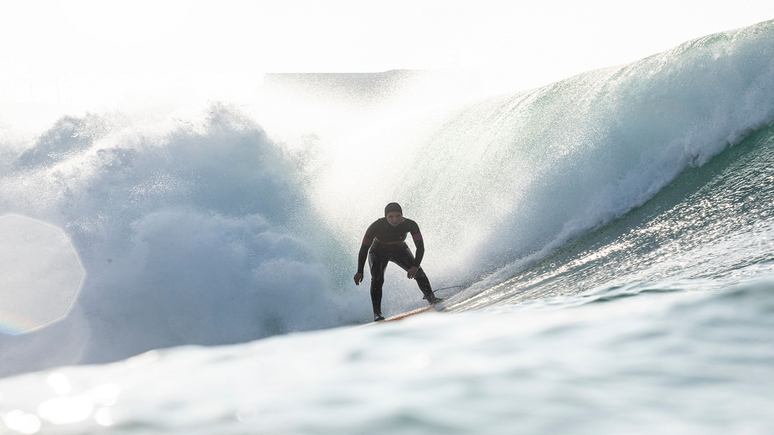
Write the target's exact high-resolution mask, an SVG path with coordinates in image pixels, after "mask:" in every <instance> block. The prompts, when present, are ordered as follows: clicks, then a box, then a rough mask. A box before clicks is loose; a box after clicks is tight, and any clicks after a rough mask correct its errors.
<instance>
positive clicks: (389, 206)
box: [384, 202, 403, 216]
mask: <svg viewBox="0 0 774 435" xmlns="http://www.w3.org/2000/svg"><path fill="white" fill-rule="evenodd" d="M391 211H397V212H400V214H403V209H402V208H400V204H398V203H397V202H391V203H389V204H387V207H384V215H385V216H387V213H389V212H391Z"/></svg>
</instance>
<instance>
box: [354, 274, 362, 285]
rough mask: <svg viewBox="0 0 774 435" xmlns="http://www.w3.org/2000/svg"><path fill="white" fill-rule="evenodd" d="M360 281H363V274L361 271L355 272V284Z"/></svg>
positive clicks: (358, 283)
mask: <svg viewBox="0 0 774 435" xmlns="http://www.w3.org/2000/svg"><path fill="white" fill-rule="evenodd" d="M361 282H363V274H362V273H356V274H355V285H360V283H361Z"/></svg>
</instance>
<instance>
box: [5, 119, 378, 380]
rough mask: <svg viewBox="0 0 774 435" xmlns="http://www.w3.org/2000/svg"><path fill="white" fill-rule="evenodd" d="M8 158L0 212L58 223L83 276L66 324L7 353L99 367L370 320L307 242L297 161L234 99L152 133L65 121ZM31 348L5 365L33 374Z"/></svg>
mask: <svg viewBox="0 0 774 435" xmlns="http://www.w3.org/2000/svg"><path fill="white" fill-rule="evenodd" d="M6 166H7V167H10V168H12V169H11V171H9V172H10V173H9V174H7V175H5V176H3V177H2V188H0V210H2V211H3V212H7V213H16V214H20V215H26V216H34V217H36V218H38V219H41V220H45V221H46V222H49V223H51V224H54V225H57V226H59V227H61V228H64V229H65V230H66V231H67V233H68V234H69V235H70V237H71V238H72V241H73V243H74V245H75V246H76V248H77V250H78V251H79V255H80V258H81V259H82V261H83V264H84V267H85V269H86V270H87V271H88V274H89V279H88V280H87V281H86V283H85V285H84V287H83V288H82V289H81V292H80V295H79V299H78V303H77V304H76V306H75V307H74V308H73V310H72V311H71V312H70V313H69V315H68V316H67V318H66V319H64V320H62V321H61V322H59V323H58V324H57V325H56V327H53V328H46V329H44V330H41V331H36V332H34V333H31V334H28V336H26V337H21V338H18V337H2V339H3V340H4V341H7V342H8V343H7V344H8V348H12V347H14V343H26V344H25V345H24V346H25V347H26V348H27V349H31V348H34V349H37V350H38V351H39V352H40V353H45V351H44V349H54V350H53V351H51V352H50V353H54V354H56V353H59V354H60V356H62V358H63V359H65V360H64V361H60V364H61V363H74V362H100V361H112V360H117V359H121V358H125V357H128V356H131V355H135V354H137V353H140V352H143V351H147V350H149V349H153V348H159V347H170V346H176V345H181V344H194V343H195V344H223V343H235V342H243V341H249V340H254V339H257V338H261V337H265V336H268V335H274V334H280V333H287V332H291V331H300V330H308V329H317V328H321V327H329V326H334V325H339V324H342V323H348V322H354V321H363V320H364V319H360V318H358V317H357V316H356V315H350V314H348V313H349V312H356V311H355V310H348V309H347V303H348V302H346V300H345V299H342V298H341V297H339V296H338V295H337V294H335V293H334V292H333V291H332V290H331V285H330V283H329V278H328V277H329V271H328V267H326V261H327V260H326V259H325V258H324V256H322V255H321V252H320V251H318V250H316V249H315V244H314V240H313V238H311V237H306V236H304V234H307V233H311V232H312V231H311V230H309V226H313V225H314V224H313V222H312V221H311V220H309V216H310V210H309V206H308V203H307V202H306V200H305V195H304V192H303V186H302V183H301V181H300V180H299V177H298V176H297V174H296V170H295V168H294V166H293V162H291V161H290V160H289V159H287V158H286V157H285V156H284V155H283V153H282V151H281V149H280V148H279V147H278V146H276V145H275V144H273V143H272V142H271V141H270V140H269V139H268V138H267V137H266V134H265V132H264V131H263V130H262V129H261V128H260V127H259V126H258V125H257V124H255V123H254V122H253V121H251V120H249V119H248V118H247V117H245V116H244V115H243V114H241V113H239V112H238V111H237V110H236V109H234V108H232V107H228V106H224V105H219V104H215V105H213V106H212V107H210V109H209V110H208V112H207V113H206V115H205V116H204V117H203V119H201V120H199V122H197V123H193V122H187V123H178V125H176V126H174V127H172V128H167V129H156V130H149V131H143V129H142V128H139V127H138V126H137V124H135V123H134V122H133V121H132V120H131V119H126V118H125V117H123V116H120V115H116V116H108V115H105V116H96V115H87V116H85V117H82V118H77V117H63V118H62V119H60V120H59V121H58V122H57V123H56V124H55V125H54V126H52V127H51V128H50V129H49V131H47V132H46V133H45V134H43V135H41V137H40V138H39V139H38V140H37V142H36V143H35V144H34V146H33V147H31V148H29V149H27V150H25V151H23V152H22V153H21V154H20V155H18V158H17V159H16V160H15V161H13V162H6ZM313 230H314V233H315V234H316V237H319V238H329V239H330V238H331V237H329V236H327V237H326V236H325V235H324V234H322V233H324V232H325V229H324V228H320V227H319V226H314V228H313ZM53 341H56V342H58V344H57V345H56V346H53V345H52V342H53ZM31 343H32V344H31ZM4 344H5V343H4ZM26 354H27V352H20V353H19V354H18V355H25V356H23V357H22V356H20V357H19V360H18V361H9V364H6V366H5V367H4V369H5V370H11V371H13V370H14V369H19V368H21V367H23V368H24V369H29V368H30V367H29V365H27V364H29V361H26V358H27V356H26ZM63 355H66V357H64V356H63ZM11 359H12V360H13V359H14V358H11ZM69 359H72V360H69ZM48 362H49V361H45V363H48ZM14 363H15V364H18V366H17V367H14V368H9V366H13V365H14Z"/></svg>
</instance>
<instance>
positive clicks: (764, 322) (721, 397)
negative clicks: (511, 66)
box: [0, 21, 774, 434]
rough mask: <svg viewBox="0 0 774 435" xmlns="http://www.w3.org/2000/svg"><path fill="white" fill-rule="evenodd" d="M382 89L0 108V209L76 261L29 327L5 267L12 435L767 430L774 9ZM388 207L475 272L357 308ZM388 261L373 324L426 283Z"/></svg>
mask: <svg viewBox="0 0 774 435" xmlns="http://www.w3.org/2000/svg"><path fill="white" fill-rule="evenodd" d="M400 84H401V86H399V87H396V88H395V89H396V90H395V91H394V95H391V96H390V97H389V98H386V99H383V100H380V101H379V102H378V103H376V104H375V103H373V102H369V103H367V104H366V103H363V102H362V101H355V100H351V99H348V98H349V97H348V96H346V95H345V96H328V97H325V98H323V99H322V100H320V98H319V96H318V97H315V98H311V99H310V97H309V96H308V95H290V94H282V93H281V92H280V93H275V94H270V93H267V94H265V95H262V96H261V99H260V101H259V102H258V103H257V104H256V105H253V106H249V105H240V104H234V103H229V102H210V103H208V105H206V106H205V107H201V108H197V109H196V110H192V109H191V108H190V107H187V108H185V110H183V109H179V108H178V109H174V110H173V109H170V108H169V107H166V106H163V105H151V104H150V103H149V106H148V108H147V109H145V110H124V109H119V108H114V109H109V108H108V109H105V108H100V109H95V110H94V111H91V112H86V113H67V114H58V115H57V116H56V117H55V118H54V119H53V120H49V121H46V122H44V123H42V125H44V126H43V127H35V128H31V127H29V126H30V125H32V124H33V123H32V122H30V123H29V124H25V125H24V126H15V125H13V123H11V122H10V121H8V120H5V121H0V125H2V127H3V134H2V135H0V141H2V142H0V174H1V175H0V224H2V225H6V226H7V225H9V223H10V222H20V221H22V220H24V219H28V220H29V222H32V223H39V224H40V226H41V227H45V228H48V230H46V231H55V230H54V229H58V230H59V231H61V234H62V236H56V237H54V236H52V237H53V238H54V239H56V240H59V241H60V242H61V243H63V244H68V245H70V244H71V245H72V248H73V250H74V252H75V253H76V254H77V259H78V262H77V263H78V265H79V266H78V267H79V268H82V271H83V274H82V275H79V274H75V275H73V276H74V278H73V277H69V278H68V279H71V280H74V281H77V280H78V279H82V282H80V283H79V288H78V290H79V291H78V292H77V294H76V295H74V296H73V299H72V301H71V305H68V306H66V307H63V308H62V310H63V311H64V315H63V316H62V317H61V318H57V319H54V320H51V321H49V322H45V323H44V324H39V325H33V324H32V323H30V319H29V318H25V316H23V315H22V313H26V312H28V311H22V308H24V309H25V310H29V312H33V311H34V310H35V307H38V306H43V305H46V304H51V303H53V302H51V301H52V300H56V298H54V297H53V296H52V297H51V298H50V300H49V298H40V300H35V299H25V298H31V296H29V295H31V294H34V292H31V291H28V290H29V289H19V288H9V286H8V285H5V284H4V287H3V288H2V291H3V299H4V302H3V304H4V305H2V307H3V310H0V316H2V319H0V331H2V333H0V349H2V356H1V357H0V376H3V378H2V379H0V433H24V434H34V433H43V434H82V433H106V434H108V433H109V434H112V433H115V434H123V433H127V434H128V433H131V434H162V433H163V434H169V433H180V434H326V433H330V434H361V433H375V434H379V433H385V434H428V433H443V434H447V433H459V434H464V433H471V434H503V433H517V434H546V433H578V434H600V433H610V434H613V433H616V434H618V433H627V434H652V433H678V434H728V433H734V434H766V433H770V432H771V429H770V428H771V427H772V425H774V413H772V412H771V410H772V409H774V394H772V391H774V333H772V331H773V330H774V253H773V252H774V251H773V249H772V248H774V205H773V204H774V169H773V168H774V21H767V22H763V23H760V24H757V25H754V26H750V27H747V28H743V29H738V30H733V31H728V32H724V33H718V34H713V35H709V36H706V37H703V38H699V39H696V40H693V41H689V42H686V43H684V44H682V45H680V46H678V47H675V48H673V49H671V50H668V51H665V52H663V53H659V54H656V55H653V56H650V57H648V58H645V59H642V60H639V61H636V62H633V63H631V64H628V65H623V66H616V67H609V68H604V69H601V70H596V71H590V72H587V73H584V74H581V75H578V76H575V77H570V78H567V79H565V80H563V81H560V82H557V83H553V84H550V85H547V86H544V87H541V88H537V89H533V90H529V91H522V92H515V93H507V94H502V95H496V96H492V97H487V98H483V99H473V100H471V99H470V98H469V96H468V95H463V94H464V93H463V92H461V93H460V95H444V98H440V96H439V95H429V94H428V93H427V92H424V91H425V90H427V89H428V88H429V87H430V84H429V83H428V82H427V81H424V82H423V81H422V80H419V79H417V80H413V79H412V80H407V81H404V82H401V83H400ZM428 95H429V96H428ZM39 124H40V123H39ZM36 125H37V124H36ZM30 129H31V130H32V134H30V133H29V132H28V130H30ZM390 201H398V202H400V203H401V205H402V206H403V210H404V214H405V216H406V217H409V218H411V219H413V220H415V221H417V222H418V223H419V225H420V227H421V229H422V233H423V236H424V240H425V246H426V249H427V251H426V255H425V260H424V261H423V268H424V269H425V271H426V272H427V274H428V276H429V278H430V280H431V282H432V283H433V285H434V286H435V287H436V288H441V287H449V286H462V287H463V288H462V289H461V290H459V289H453V290H451V291H447V293H446V294H445V297H447V300H446V301H445V303H444V304H443V305H442V306H441V307H440V309H439V310H437V311H431V312H428V313H425V314H422V315H418V316H414V317H411V318H408V319H406V320H402V321H400V322H392V323H385V324H372V323H371V322H370V320H371V311H370V299H369V295H368V291H367V286H363V285H361V286H360V287H356V286H355V285H354V284H353V283H352V275H353V274H354V273H355V272H356V254H357V250H358V248H359V244H360V241H361V240H362V236H363V233H364V231H365V229H366V227H367V226H368V224H370V223H371V222H372V221H373V220H374V219H376V218H378V217H380V215H381V210H383V207H384V205H385V204H387V203H388V202H390ZM20 225H21V224H20ZM30 225H32V224H30ZM0 234H2V232H0ZM51 234H59V233H51ZM30 238H34V237H30ZM22 239H24V238H20V241H16V242H14V243H26V242H23V241H22ZM8 240H10V238H7V240H0V242H3V243H4V245H3V246H9V243H11V242H10V241H8ZM25 240H26V239H25ZM40 240H44V238H42V237H41V238H40ZM65 242H66V243H65ZM41 243H42V242H41ZM3 255H4V257H2V258H5V259H9V260H12V261H13V262H14V263H13V264H14V265H16V267H17V268H22V269H23V268H24V267H25V265H31V264H33V263H35V262H36V261H37V257H36V254H35V253H30V252H26V251H24V252H23V251H19V252H18V253H13V254H12V253H8V252H6V253H4V254H3ZM68 258H69V257H68ZM397 269H398V268H397V267H395V266H390V267H388V270H387V274H386V284H385V297H384V300H383V310H384V314H385V315H393V314H398V313H401V312H404V311H407V310H411V309H414V308H418V307H421V306H423V304H424V301H422V299H421V293H420V292H419V291H418V290H417V288H416V284H415V283H414V282H412V281H409V280H406V279H405V275H404V274H403V273H402V271H399V270H397ZM11 272H12V271H11ZM11 272H9V271H7V270H6V271H4V272H3V273H5V274H6V276H11V275H10V274H11ZM14 276H15V275H14ZM62 276H63V275H57V276H52V277H51V278H50V279H49V280H47V281H46V282H47V283H48V284H51V283H52V282H53V283H54V284H56V283H57V282H64V281H63V280H64V278H63V277H62ZM368 280H369V276H368V274H367V273H366V282H365V283H366V284H367V282H368ZM442 292H443V291H441V292H439V295H440V293H442ZM42 299H46V300H45V301H44V300H42ZM8 301H11V302H8ZM8 307H20V308H19V311H17V312H12V310H10V309H9V308H8Z"/></svg>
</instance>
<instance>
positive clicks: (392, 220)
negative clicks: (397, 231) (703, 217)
mask: <svg viewBox="0 0 774 435" xmlns="http://www.w3.org/2000/svg"><path fill="white" fill-rule="evenodd" d="M386 217H387V222H389V224H390V225H392V226H394V227H397V226H398V225H400V223H401V222H403V214H402V213H401V212H399V211H391V212H389V213H387V216H386Z"/></svg>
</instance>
